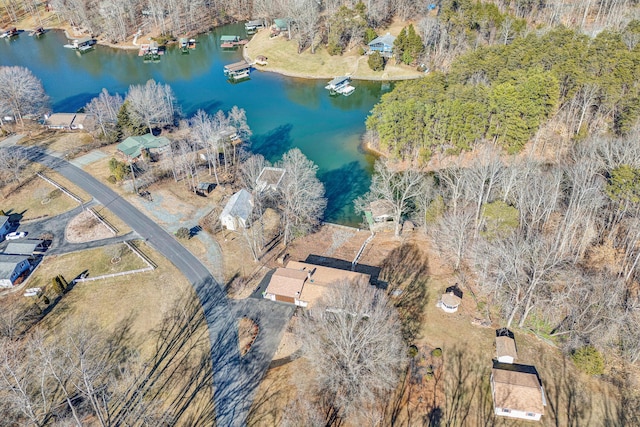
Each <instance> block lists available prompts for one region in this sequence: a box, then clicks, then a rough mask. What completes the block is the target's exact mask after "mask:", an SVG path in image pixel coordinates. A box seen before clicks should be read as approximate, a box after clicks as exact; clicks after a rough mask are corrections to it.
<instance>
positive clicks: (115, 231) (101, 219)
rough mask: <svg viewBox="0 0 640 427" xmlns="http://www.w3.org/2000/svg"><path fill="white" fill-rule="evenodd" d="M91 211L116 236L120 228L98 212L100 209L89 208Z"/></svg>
mask: <svg viewBox="0 0 640 427" xmlns="http://www.w3.org/2000/svg"><path fill="white" fill-rule="evenodd" d="M89 212H91V213H92V214H93V216H94V217H96V219H97V220H98V221H100V222H101V223H102V224H103V225H104V226H105V227H107V228H108V229H109V231H111V232H112V233H113V235H114V236H116V235H117V234H118V229H117V228H116V227H115V226H114V225H113V224H111V223H110V222H109V221H107V219H106V218H105V217H104V216H102V215H101V214H100V213H98V211H96V210H95V208H89Z"/></svg>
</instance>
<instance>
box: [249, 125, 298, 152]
mask: <svg viewBox="0 0 640 427" xmlns="http://www.w3.org/2000/svg"><path fill="white" fill-rule="evenodd" d="M292 129H293V125H292V124H290V123H287V124H285V125H281V126H278V127H277V128H275V129H272V130H270V131H269V132H267V133H265V134H262V135H254V136H252V137H251V146H252V148H253V151H254V152H255V153H257V154H262V155H263V156H264V158H265V159H267V160H269V161H270V162H274V161H276V160H277V159H278V158H280V157H281V156H282V154H284V153H285V152H286V151H287V150H289V149H290V148H291V147H292V146H293V139H292V138H291V130H292Z"/></svg>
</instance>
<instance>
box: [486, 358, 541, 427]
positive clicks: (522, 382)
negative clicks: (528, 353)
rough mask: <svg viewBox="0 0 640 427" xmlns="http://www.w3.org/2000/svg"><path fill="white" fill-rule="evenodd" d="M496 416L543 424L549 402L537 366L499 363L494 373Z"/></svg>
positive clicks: (492, 386) (492, 381)
mask: <svg viewBox="0 0 640 427" xmlns="http://www.w3.org/2000/svg"><path fill="white" fill-rule="evenodd" d="M491 394H492V397H493V408H494V413H495V414H496V415H498V416H501V417H509V418H519V419H523V420H529V421H539V420H540V418H542V415H544V408H545V406H547V399H546V397H545V394H544V389H543V387H542V383H541V381H540V377H539V376H538V371H537V370H536V368H535V367H534V366H529V365H518V364H511V363H500V362H495V363H494V365H493V369H492V370H491Z"/></svg>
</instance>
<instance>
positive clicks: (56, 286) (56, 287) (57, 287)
mask: <svg viewBox="0 0 640 427" xmlns="http://www.w3.org/2000/svg"><path fill="white" fill-rule="evenodd" d="M51 288H52V289H53V292H55V293H56V294H57V295H62V294H63V293H64V288H63V287H62V283H60V279H59V278H58V276H56V277H54V278H53V279H51Z"/></svg>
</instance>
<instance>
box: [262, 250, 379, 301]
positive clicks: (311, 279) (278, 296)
mask: <svg viewBox="0 0 640 427" xmlns="http://www.w3.org/2000/svg"><path fill="white" fill-rule="evenodd" d="M359 281H366V282H367V283H369V282H370V281H371V276H370V275H368V274H364V273H357V272H354V271H349V270H341V269H338V268H331V267H324V266H321V265H315V264H308V263H305V262H299V261H289V262H288V263H287V265H286V267H284V268H283V267H280V268H277V269H276V271H275V272H274V273H273V275H272V276H271V279H270V281H269V284H268V285H267V289H266V290H265V292H264V294H263V297H264V298H266V299H269V300H271V301H280V302H286V303H290V304H295V305H297V306H300V307H311V306H313V304H315V303H316V302H318V301H319V300H320V298H322V296H323V295H324V294H325V293H326V292H327V291H328V290H330V289H332V288H333V287H334V286H338V285H339V284H343V283H344V282H349V283H355V282H359Z"/></svg>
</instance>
